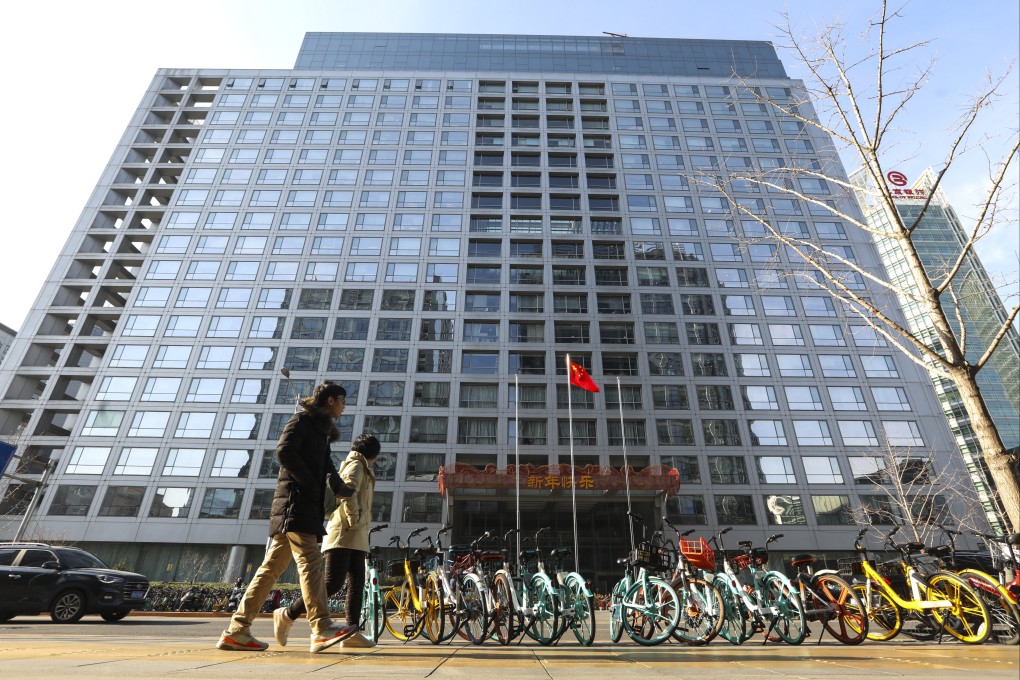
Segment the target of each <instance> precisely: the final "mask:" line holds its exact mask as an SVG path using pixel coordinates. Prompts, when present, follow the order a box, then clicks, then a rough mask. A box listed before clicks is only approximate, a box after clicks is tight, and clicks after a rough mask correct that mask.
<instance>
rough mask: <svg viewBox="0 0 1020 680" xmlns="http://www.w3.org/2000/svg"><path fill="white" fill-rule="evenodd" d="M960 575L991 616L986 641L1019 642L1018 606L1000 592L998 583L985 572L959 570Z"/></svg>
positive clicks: (1019, 614)
mask: <svg viewBox="0 0 1020 680" xmlns="http://www.w3.org/2000/svg"><path fill="white" fill-rule="evenodd" d="M960 577H961V578H965V579H967V582H968V584H969V585H970V586H971V587H972V588H973V589H974V592H975V593H977V594H978V597H980V598H981V599H982V600H983V601H984V603H985V606H986V607H988V615H989V616H991V618H992V634H991V635H990V636H989V638H988V641H989V642H995V643H998V644H1000V645H1015V644H1017V642H1020V608H1018V607H1017V606H1016V605H1015V604H1013V603H1012V602H1011V601H1010V600H1009V598H1008V596H1007V595H1005V594H1004V593H1003V592H1002V590H1001V586H1000V585H999V583H998V582H997V581H995V579H993V578H991V577H990V576H988V575H987V574H985V573H983V572H979V571H976V570H972V569H965V570H963V571H961V572H960Z"/></svg>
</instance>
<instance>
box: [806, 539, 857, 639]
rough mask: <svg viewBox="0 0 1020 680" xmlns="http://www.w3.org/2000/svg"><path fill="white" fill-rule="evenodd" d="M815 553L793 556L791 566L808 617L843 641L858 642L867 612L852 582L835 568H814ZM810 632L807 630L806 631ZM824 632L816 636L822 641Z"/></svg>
mask: <svg viewBox="0 0 1020 680" xmlns="http://www.w3.org/2000/svg"><path fill="white" fill-rule="evenodd" d="M814 563H815V556H814V555H810V554H807V553H803V554H800V555H796V556H794V558H793V559H792V560H790V566H791V567H793V568H794V569H796V570H797V574H796V576H794V577H793V579H792V580H791V582H792V583H793V586H794V587H795V588H797V590H798V592H799V595H800V601H801V603H802V604H803V605H804V616H805V617H806V618H807V620H808V621H818V622H820V623H821V624H822V630H823V631H824V632H827V633H829V635H831V636H832V637H833V638H835V639H836V640H838V641H840V642H842V643H843V644H844V645H859V644H860V643H862V642H864V640H865V639H867V637H868V615H867V613H866V612H865V608H864V602H863V601H862V600H861V598H860V597H859V596H858V594H857V593H855V592H854V589H853V586H851V585H850V584H849V583H847V582H846V581H845V580H843V579H842V578H841V577H840V576H839V574H838V573H837V572H836V571H835V570H834V569H820V570H818V571H814V570H813V569H812V568H811V565H813V564H814ZM809 634H810V633H809ZM822 637H823V635H819V636H818V642H819V643H821V641H822Z"/></svg>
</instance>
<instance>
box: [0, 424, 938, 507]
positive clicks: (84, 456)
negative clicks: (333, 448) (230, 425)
mask: <svg viewBox="0 0 1020 680" xmlns="http://www.w3.org/2000/svg"><path fill="white" fill-rule="evenodd" d="M840 422H841V424H840V430H841V431H843V430H844V427H846V430H847V431H852V430H854V429H857V428H858V426H857V425H856V422H857V421H840ZM865 422H867V421H865ZM843 423H845V426H844V424H843ZM910 424H911V425H913V423H910ZM893 425H896V426H900V425H903V423H891V424H890V426H889V432H890V437H892V436H893V434H892V433H893V432H894V431H895V428H893V427H892V426H893ZM900 429H901V430H902V433H903V434H904V435H906V436H907V437H911V436H913V439H910V441H914V442H917V440H918V436H917V435H916V434H914V435H911V434H910V429H911V428H900ZM913 429H914V430H916V427H914V428H913ZM849 436H851V435H847V436H846V437H844V438H847V437H849ZM872 436H873V435H872ZM892 441H893V440H892V439H890V442H892ZM891 445H897V444H891ZM918 445H920V444H919V443H918ZM111 452H112V449H111V448H109V447H93V446H85V447H76V448H75V449H74V450H73V451H72V454H71V458H70V460H69V461H68V464H67V465H66V467H65V469H64V472H65V474H74V475H102V474H104V472H107V473H108V474H112V475H114V476H142V477H148V476H150V475H152V474H153V470H154V469H156V470H161V472H160V474H161V476H163V477H214V478H229V479H248V478H249V477H251V476H252V475H251V471H252V469H253V466H255V465H256V464H257V466H258V473H257V475H256V478H257V479H276V477H277V474H278V473H279V469H280V463H279V460H278V459H277V456H276V451H275V450H274V449H265V450H263V451H262V452H261V458H258V457H256V452H255V451H254V450H251V449H215V450H213V451H212V452H211V455H210V452H207V451H206V450H205V449H202V448H170V449H169V450H168V451H167V453H166V456H165V457H163V456H160V455H159V454H160V450H159V449H158V448H148V447H125V448H123V449H121V450H120V452H119V454H117V456H115V457H113V456H111ZM380 456H381V458H380V459H379V460H377V462H376V465H375V466H374V468H373V471H374V472H375V475H376V479H377V480H380V481H395V480H396V478H397V474H396V467H397V463H398V460H397V456H396V455H395V454H393V453H384V454H380ZM446 456H447V454H446V453H434V452H429V453H421V452H417V453H416V452H410V453H407V454H405V456H404V463H405V466H404V468H405V469H404V474H403V475H402V476H401V479H403V480H404V481H417V482H429V481H436V480H437V479H438V475H439V468H440V467H441V466H443V465H446V464H447V463H446ZM561 458H563V457H562V456H561ZM647 458H648V457H647V456H636V457H635V458H631V459H630V460H629V463H630V464H631V465H632V467H636V468H637V469H640V468H641V467H643V465H641V463H642V462H645V463H647ZM587 459H588V457H585V460H587ZM641 459H644V460H643V461H642V460H641ZM111 460H112V461H116V462H115V464H114V465H113V469H112V470H108V468H109V467H110V462H111ZM753 460H754V463H753V465H754V469H756V471H757V480H758V483H759V484H797V483H798V478H800V479H804V480H806V481H807V483H808V484H811V485H814V484H844V483H846V482H845V479H847V478H845V477H844V475H843V473H842V472H841V468H840V463H839V459H838V458H836V457H831V456H800V457H797V458H791V457H789V456H755V457H753ZM795 460H796V461H797V469H799V470H800V472H796V471H795V464H794V461H795ZM456 461H457V464H458V465H460V464H469V465H470V464H472V462H474V463H478V465H479V466H484V465H487V464H491V463H493V462H494V461H493V460H491V456H488V457H487V456H484V455H482V456H478V455H471V454H468V455H457V456H456ZM536 463H537V464H539V465H545V464H546V463H547V460H546V459H542V460H537V459H536ZM597 463H598V462H597V460H596V461H595V464H597ZM614 463H615V464H622V463H620V462H619V461H611V464H614ZM847 463H848V464H849V470H850V476H849V478H848V479H850V480H852V482H853V483H854V484H856V485H868V484H889V483H890V482H891V481H892V479H891V475H890V471H889V470H888V469H887V467H888V461H887V460H886V459H885V458H884V457H882V456H880V455H879V456H850V457H848V458H847ZM662 464H663V465H666V466H668V467H674V468H676V470H677V473H678V475H679V478H680V482H681V484H684V485H700V484H704V483H706V482H710V483H711V484H721V485H738V486H739V485H748V484H750V483H751V476H749V474H748V468H747V464H746V459H745V458H744V457H743V456H707V458H706V459H704V462H703V461H702V460H701V459H699V458H698V457H697V456H663V457H662ZM207 465H208V466H207ZM703 469H704V470H707V472H708V474H707V475H705V474H703V473H702V470H703ZM894 474H895V476H897V477H898V479H899V481H900V482H901V483H903V484H907V485H914V486H919V485H924V484H930V483H932V481H933V476H932V470H931V466H930V462H929V461H928V460H927V459H924V458H903V459H902V460H900V461H899V462H898V467H897V470H896V471H895V473H894ZM0 514H3V513H2V512H0Z"/></svg>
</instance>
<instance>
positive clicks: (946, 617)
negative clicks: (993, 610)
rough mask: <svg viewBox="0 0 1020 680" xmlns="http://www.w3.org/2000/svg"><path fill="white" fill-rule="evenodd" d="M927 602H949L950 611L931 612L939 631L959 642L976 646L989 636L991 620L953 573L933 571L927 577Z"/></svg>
mask: <svg viewBox="0 0 1020 680" xmlns="http://www.w3.org/2000/svg"><path fill="white" fill-rule="evenodd" d="M927 586H928V592H927V593H926V596H927V598H928V599H929V600H949V601H950V602H952V603H953V606H952V608H951V609H932V610H931V615H932V617H933V618H934V619H935V620H936V621H938V622H939V623H940V624H941V625H942V629H943V630H945V631H946V632H947V633H949V634H950V635H952V636H953V637H954V638H956V639H957V640H959V641H960V642H964V643H967V644H969V645H978V644H981V643H982V642H984V641H985V640H987V639H988V638H989V636H990V635H991V634H992V622H991V617H990V616H989V614H988V607H986V606H985V603H984V601H983V600H982V599H981V598H980V597H978V595H977V593H975V592H974V589H973V588H971V587H970V586H969V585H967V582H966V581H964V580H963V579H962V578H960V577H959V576H957V575H956V574H951V573H949V572H947V571H940V572H936V573H935V574H934V575H933V576H930V577H928V583H927Z"/></svg>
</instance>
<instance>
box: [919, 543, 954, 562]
mask: <svg viewBox="0 0 1020 680" xmlns="http://www.w3.org/2000/svg"><path fill="white" fill-rule="evenodd" d="M925 552H926V553H928V554H929V555H931V556H932V557H936V558H938V559H940V560H941V559H942V558H943V557H949V555H951V554H952V552H953V549H952V548H950V547H949V546H948V545H937V546H935V547H933V548H928V549H927V550H925Z"/></svg>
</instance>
